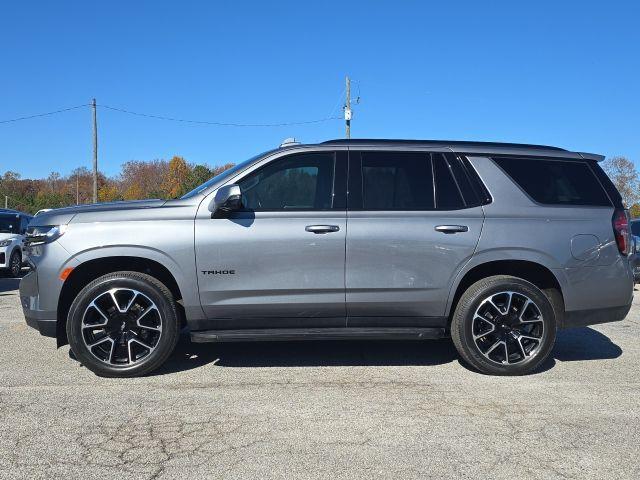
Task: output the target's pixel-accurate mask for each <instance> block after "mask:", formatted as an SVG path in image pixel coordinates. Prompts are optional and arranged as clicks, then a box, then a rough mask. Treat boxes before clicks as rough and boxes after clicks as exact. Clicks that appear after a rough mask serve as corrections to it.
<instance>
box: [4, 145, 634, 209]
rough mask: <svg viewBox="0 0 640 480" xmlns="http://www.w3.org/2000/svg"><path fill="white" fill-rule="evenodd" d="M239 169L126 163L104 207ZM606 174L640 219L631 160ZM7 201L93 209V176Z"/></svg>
mask: <svg viewBox="0 0 640 480" xmlns="http://www.w3.org/2000/svg"><path fill="white" fill-rule="evenodd" d="M233 165H234V164H233V163H227V164H225V165H222V166H217V167H210V166H208V165H203V164H197V165H194V164H190V163H188V162H187V161H186V160H185V159H184V158H183V157H179V156H175V157H173V158H172V159H171V160H152V161H137V160H132V161H129V162H126V163H124V164H123V165H122V168H121V171H120V173H119V174H118V175H115V176H113V177H107V176H106V175H104V174H102V173H98V201H100V202H112V201H117V200H138V199H144V198H165V199H170V198H178V197H180V196H182V195H184V194H185V193H187V192H188V191H190V190H192V189H194V188H195V187H197V186H198V185H200V184H202V183H203V182H206V181H207V180H209V179H210V178H211V177H213V176H215V175H217V174H219V173H220V172H223V171H225V170H226V169H228V168H231V167H232V166H233ZM602 168H603V169H604V171H605V172H606V173H607V175H609V177H610V178H611V180H612V181H613V183H614V184H615V186H616V187H617V189H618V191H619V192H620V194H621V195H622V199H623V200H624V204H625V206H626V207H627V208H629V209H630V211H631V215H632V216H633V217H634V218H636V217H640V176H639V175H638V171H637V169H636V167H635V165H634V163H633V162H632V161H631V160H629V159H628V158H626V157H611V158H608V159H607V160H605V161H604V162H603V163H602ZM5 195H7V196H8V197H9V202H8V204H9V207H10V208H14V209H16V210H21V211H24V212H27V213H35V212H37V211H38V210H40V209H42V208H59V207H66V206H69V205H76V204H84V203H91V201H92V199H93V176H92V174H91V171H89V169H87V168H86V167H80V168H76V169H75V170H73V171H72V172H71V173H70V174H69V175H67V176H62V175H60V174H59V173H58V172H51V173H50V174H49V176H48V177H47V178H44V179H37V180H33V179H23V178H21V177H20V174H19V173H17V172H13V171H6V172H4V174H2V176H1V177H0V206H4V204H3V203H1V202H4V196H5Z"/></svg>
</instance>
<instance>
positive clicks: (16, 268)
mask: <svg viewBox="0 0 640 480" xmlns="http://www.w3.org/2000/svg"><path fill="white" fill-rule="evenodd" d="M21 272H22V254H21V253H20V251H19V250H14V251H13V253H12V254H11V257H10V258H9V275H10V276H11V277H13V278H18V277H19V276H20V273H21Z"/></svg>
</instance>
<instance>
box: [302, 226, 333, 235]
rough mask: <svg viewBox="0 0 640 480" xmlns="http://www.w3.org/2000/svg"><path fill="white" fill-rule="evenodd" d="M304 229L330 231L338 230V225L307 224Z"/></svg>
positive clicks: (319, 231)
mask: <svg viewBox="0 0 640 480" xmlns="http://www.w3.org/2000/svg"><path fill="white" fill-rule="evenodd" d="M304 229H305V230H306V231H307V232H311V233H331V232H337V231H339V230H340V227H339V226H338V225H307V226H306V227H305V228H304Z"/></svg>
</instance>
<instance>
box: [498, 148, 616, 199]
mask: <svg viewBox="0 0 640 480" xmlns="http://www.w3.org/2000/svg"><path fill="white" fill-rule="evenodd" d="M494 160H495V162H496V163H497V164H498V165H500V167H501V168H502V169H503V170H504V171H505V172H507V174H509V176H510V177H511V178H512V179H513V180H515V182H516V183H517V184H518V185H520V187H521V188H522V189H523V190H524V191H525V192H527V194H529V196H530V197H531V198H533V199H534V200H535V201H537V202H539V203H546V204H558V205H602V206H610V205H611V202H610V200H609V197H607V194H606V193H605V191H604V189H603V188H602V185H600V182H599V181H598V179H597V178H596V176H595V175H594V173H593V172H592V171H591V169H590V168H589V165H587V163H585V162H580V161H576V162H572V161H560V160H537V159H535V160H533V159H523V158H495V159H494Z"/></svg>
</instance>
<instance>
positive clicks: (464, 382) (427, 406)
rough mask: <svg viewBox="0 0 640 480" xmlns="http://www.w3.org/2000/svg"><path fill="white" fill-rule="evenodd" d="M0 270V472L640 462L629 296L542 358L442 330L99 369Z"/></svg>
mask: <svg viewBox="0 0 640 480" xmlns="http://www.w3.org/2000/svg"><path fill="white" fill-rule="evenodd" d="M17 286H18V281H17V280H12V279H6V278H3V279H0V478H7V479H9V478H11V479H17V478H29V479H36V478H46V479H51V478H66V479H75V478H82V479H86V478H100V479H109V478H118V479H136V480H138V479H147V478H149V479H150V478H161V479H167V478H185V477H189V478H191V479H200V478H239V479H247V478H296V479H298V478H332V479H338V478H344V479H355V478H366V479H370V478H372V477H375V478H425V477H435V478H487V477H491V478H505V479H506V478H509V479H511V478H525V477H526V478H529V479H536V478H580V479H583V478H640V460H639V454H640V448H639V447H638V444H639V442H640V421H639V415H640V408H639V405H640V400H639V398H638V393H639V390H640V368H639V367H640V342H639V340H640V305H638V304H639V303H640V300H638V301H637V302H636V305H635V306H634V308H633V309H632V311H631V313H630V314H629V316H628V317H627V319H626V320H625V321H623V322H618V323H614V324H609V325H601V326H596V327H593V328H581V329H574V330H567V331H564V332H561V333H560V334H559V338H558V341H557V344H556V347H555V350H554V352H553V358H552V359H551V360H550V361H548V362H547V364H546V365H545V366H544V368H543V369H542V371H541V372H539V373H536V374H534V375H530V376H527V377H519V378H498V377H488V376H484V375H480V374H477V373H474V372H471V371H469V370H467V369H466V368H464V367H463V366H462V365H460V363H459V362H458V359H457V355H456V352H455V350H454V348H453V346H452V344H451V343H450V342H449V341H431V342H424V343H419V342H415V343H413V342H398V343H394V342H369V343H366V342H343V343H338V342H325V343H321V342H310V343H274V344H249V343H246V344H226V345H224V344H223V345H214V344H210V345H206V344H205V345H196V344H190V342H189V341H188V339H187V338H186V337H185V338H183V339H182V340H181V342H180V345H179V347H178V349H177V351H176V352H175V354H174V355H173V357H172V358H171V359H170V360H169V362H168V363H167V365H166V366H165V367H164V368H163V369H162V370H161V371H159V372H157V373H156V374H155V375H153V376H149V377H146V378H139V379H130V380H109V379H102V378H98V377H96V376H94V375H93V374H92V373H91V372H89V371H88V370H86V369H85V368H83V367H82V366H81V365H80V364H78V363H77V362H75V361H73V360H72V359H71V358H69V348H68V347H64V348H61V349H59V350H56V348H55V342H54V341H53V340H52V339H48V338H44V337H41V336H40V335H39V334H38V333H37V332H36V331H35V330H32V329H30V328H28V327H27V326H26V325H25V323H24V320H23V317H22V313H21V310H20V307H19V301H18V296H17V291H16V289H17Z"/></svg>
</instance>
